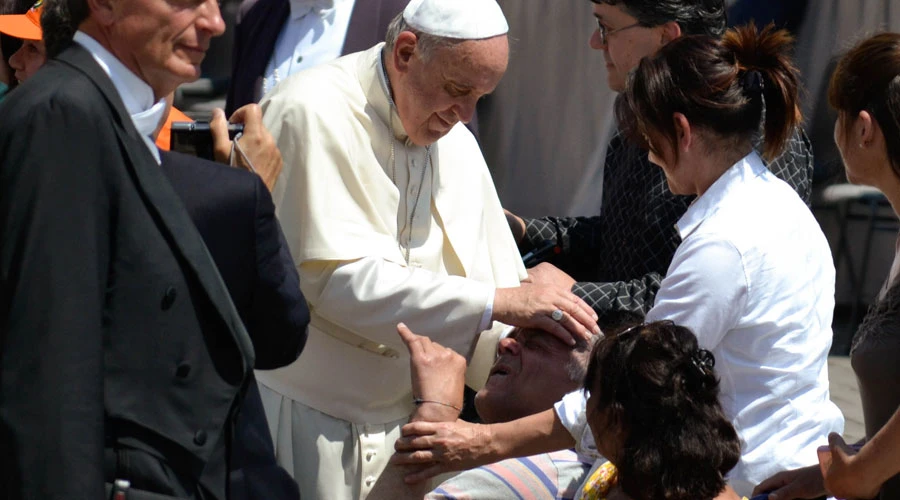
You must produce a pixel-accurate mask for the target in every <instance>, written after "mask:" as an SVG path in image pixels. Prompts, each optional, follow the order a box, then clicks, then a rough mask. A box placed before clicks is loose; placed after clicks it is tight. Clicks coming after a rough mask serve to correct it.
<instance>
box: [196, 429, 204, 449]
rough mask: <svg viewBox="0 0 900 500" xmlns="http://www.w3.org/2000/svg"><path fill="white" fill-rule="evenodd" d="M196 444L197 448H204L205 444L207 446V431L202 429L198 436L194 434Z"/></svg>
mask: <svg viewBox="0 0 900 500" xmlns="http://www.w3.org/2000/svg"><path fill="white" fill-rule="evenodd" d="M194 444H196V445H197V446H203V445H204V444H206V431H204V430H203V429H200V430H199V431H197V433H196V434H194Z"/></svg>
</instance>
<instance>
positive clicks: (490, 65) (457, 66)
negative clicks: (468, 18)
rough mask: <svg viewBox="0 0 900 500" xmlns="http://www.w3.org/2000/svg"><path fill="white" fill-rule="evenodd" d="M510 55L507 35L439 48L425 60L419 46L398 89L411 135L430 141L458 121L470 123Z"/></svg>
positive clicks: (418, 140) (421, 141) (400, 108)
mask: <svg viewBox="0 0 900 500" xmlns="http://www.w3.org/2000/svg"><path fill="white" fill-rule="evenodd" d="M508 59H509V44H508V42H507V38H506V36H505V35H503V36H497V37H493V38H489V39H486V40H468V41H465V42H461V43H458V44H455V45H452V46H449V47H437V48H435V49H434V50H433V52H432V53H431V54H429V57H428V58H426V59H423V58H422V57H421V55H420V53H419V52H418V51H416V52H415V53H414V54H413V55H412V56H411V57H410V58H409V61H408V66H407V67H406V68H405V70H404V71H403V72H402V77H401V80H400V82H399V85H397V86H396V87H395V88H394V91H395V92H394V98H395V102H396V104H397V112H398V114H399V115H400V121H401V122H402V123H403V128H404V129H405V130H406V133H407V134H408V135H409V138H410V140H411V141H412V142H413V143H415V144H417V145H419V146H427V145H429V144H433V143H434V142H435V141H437V140H438V139H440V138H441V137H443V136H445V135H447V133H448V132H450V129H451V128H453V126H454V125H456V124H457V123H458V122H463V123H468V122H469V120H471V119H472V116H474V114H475V105H476V104H477V103H478V99H480V98H481V97H482V96H484V95H485V94H488V93H490V92H492V91H493V90H494V88H496V87H497V84H498V83H500V79H501V78H502V77H503V73H505V72H506V65H507V62H508Z"/></svg>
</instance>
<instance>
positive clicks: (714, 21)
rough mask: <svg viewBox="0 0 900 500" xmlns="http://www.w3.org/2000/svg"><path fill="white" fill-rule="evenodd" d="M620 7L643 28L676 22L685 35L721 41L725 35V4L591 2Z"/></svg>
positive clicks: (714, 0) (721, 0)
mask: <svg viewBox="0 0 900 500" xmlns="http://www.w3.org/2000/svg"><path fill="white" fill-rule="evenodd" d="M591 1H592V2H594V3H605V4H608V5H621V6H622V8H623V9H624V10H625V11H626V12H627V13H628V14H630V15H631V16H632V17H634V18H635V19H637V20H638V22H639V23H641V25H643V26H659V25H661V24H666V23H668V22H671V21H674V22H676V23H678V25H679V26H681V31H682V32H683V33H684V34H686V35H707V36H712V37H716V38H719V37H721V36H722V33H724V32H725V25H726V20H727V18H726V15H725V0H591Z"/></svg>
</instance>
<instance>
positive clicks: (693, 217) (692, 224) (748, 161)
mask: <svg viewBox="0 0 900 500" xmlns="http://www.w3.org/2000/svg"><path fill="white" fill-rule="evenodd" d="M766 170H767V169H766V166H765V164H763V161H762V158H760V157H759V155H758V154H757V153H756V151H752V152H751V153H750V154H748V155H747V156H745V157H743V158H741V159H740V160H739V161H738V162H737V163H735V164H734V165H732V166H731V167H730V168H729V169H728V170H726V171H725V173H724V174H722V176H721V177H719V178H718V179H716V182H713V184H712V186H710V187H709V189H707V190H706V192H705V193H703V194H702V195H700V196H699V197H698V198H697V199H695V200H694V202H693V203H691V206H690V207H688V209H687V211H686V212H685V213H684V215H683V216H681V219H679V220H678V223H677V224H676V227H677V229H678V233H679V235H680V236H681V239H682V240H684V239H685V238H687V237H688V236H690V234H691V233H693V232H694V231H695V230H696V229H697V228H698V227H700V224H702V223H703V221H704V220H706V219H708V218H709V217H710V216H711V215H713V214H714V213H715V212H716V210H718V208H719V203H720V202H721V201H722V200H725V199H728V198H729V197H730V195H731V193H733V192H734V191H735V190H736V189H738V188H739V187H740V185H741V184H743V183H744V182H746V181H747V180H749V179H752V178H754V177H758V176H760V175H762V173H763V172H764V171H766Z"/></svg>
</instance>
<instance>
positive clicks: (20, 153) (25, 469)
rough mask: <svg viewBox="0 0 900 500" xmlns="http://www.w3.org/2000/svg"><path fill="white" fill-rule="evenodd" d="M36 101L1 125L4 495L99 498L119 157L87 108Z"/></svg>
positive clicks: (106, 125) (111, 134)
mask: <svg viewBox="0 0 900 500" xmlns="http://www.w3.org/2000/svg"><path fill="white" fill-rule="evenodd" d="M73 85H74V84H73ZM86 93H87V94H88V95H94V94H96V93H95V92H94V93H93V94H92V93H91V92H86ZM35 94H36V93H31V94H28V95H25V96H24V97H22V99H23V101H24V100H25V99H28V100H29V103H30V104H31V105H30V106H28V105H27V103H25V102H22V103H19V104H18V105H16V106H9V107H5V108H3V109H4V113H5V116H4V120H3V122H4V123H2V124H0V366H2V372H0V450H2V454H3V460H2V464H3V466H2V468H0V491H3V492H4V495H3V496H4V497H5V498H16V499H18V498H28V499H31V498H34V499H60V500H63V499H72V498H102V496H103V494H104V487H103V480H104V475H103V443H104V427H103V422H104V410H103V408H104V403H103V401H104V392H103V388H104V387H103V372H104V360H103V342H104V339H103V331H104V329H103V321H104V318H103V310H104V301H105V294H106V293H107V289H106V285H107V275H108V265H109V260H110V250H109V249H110V247H111V241H110V233H111V232H112V231H113V230H114V225H115V213H116V207H115V206H114V199H115V196H114V195H113V194H114V187H112V186H114V182H115V181H113V180H111V179H113V178H115V179H118V178H119V177H114V176H112V175H110V172H112V171H113V170H114V169H116V168H122V167H121V165H122V158H121V156H119V155H118V154H117V153H118V151H119V147H118V146H117V143H118V142H117V138H116V136H115V130H114V129H113V126H112V123H111V121H110V119H109V118H108V117H106V116H104V115H102V114H98V113H96V112H91V106H90V103H87V102H84V101H85V100H84V99H81V101H82V102H81V104H80V105H79V104H78V103H75V102H73V101H77V100H78V99H77V98H76V97H69V98H64V97H60V98H58V99H47V100H44V101H42V102H37V101H36V100H35V99H33V97H34V95H35ZM68 94H69V95H73V94H74V93H73V92H69V93H68ZM98 98H99V97H98ZM10 104H12V103H10ZM26 107H27V108H28V109H27V110H26V109H25V108H26ZM95 107H96V106H95Z"/></svg>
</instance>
